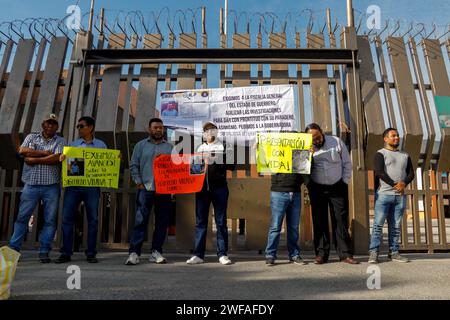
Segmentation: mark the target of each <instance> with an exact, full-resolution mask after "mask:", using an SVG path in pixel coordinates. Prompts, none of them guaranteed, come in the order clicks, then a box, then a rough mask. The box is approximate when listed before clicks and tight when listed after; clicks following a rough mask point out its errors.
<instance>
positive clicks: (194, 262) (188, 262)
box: [186, 256, 204, 264]
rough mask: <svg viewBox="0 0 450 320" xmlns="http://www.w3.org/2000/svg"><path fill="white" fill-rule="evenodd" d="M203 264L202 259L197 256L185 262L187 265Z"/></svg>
mask: <svg viewBox="0 0 450 320" xmlns="http://www.w3.org/2000/svg"><path fill="white" fill-rule="evenodd" d="M203 262H204V261H203V259H202V258H199V257H197V256H192V257H191V258H190V259H189V260H187V261H186V263H187V264H200V263H203Z"/></svg>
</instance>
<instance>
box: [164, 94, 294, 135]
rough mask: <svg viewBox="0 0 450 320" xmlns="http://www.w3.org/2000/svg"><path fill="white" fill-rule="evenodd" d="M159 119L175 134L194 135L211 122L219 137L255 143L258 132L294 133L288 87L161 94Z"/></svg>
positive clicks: (291, 103)
mask: <svg viewBox="0 0 450 320" xmlns="http://www.w3.org/2000/svg"><path fill="white" fill-rule="evenodd" d="M160 101H161V118H162V120H163V121H164V124H165V125H166V126H169V127H172V129H174V130H177V129H179V130H187V131H189V132H192V133H194V129H195V130H196V131H198V130H199V129H200V128H201V126H202V124H203V123H205V122H207V121H210V122H213V123H214V124H216V125H217V127H218V129H219V135H220V136H224V137H225V136H226V137H227V138H230V137H236V138H237V139H238V140H241V139H243V140H254V139H255V137H256V133H257V132H268V131H271V132H279V131H281V130H283V131H290V130H294V126H295V113H294V89H293V86H291V85H273V86H258V87H256V86H255V87H240V88H217V89H196V90H174V91H163V92H161V99H160Z"/></svg>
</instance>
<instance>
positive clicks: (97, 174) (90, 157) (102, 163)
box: [62, 147, 120, 189]
mask: <svg viewBox="0 0 450 320" xmlns="http://www.w3.org/2000/svg"><path fill="white" fill-rule="evenodd" d="M63 154H64V156H65V157H63V158H62V159H64V160H63V162H62V179H63V187H75V186H78V187H102V188H115V189H117V188H118V187H119V174H120V172H119V171H120V151H119V150H109V149H96V148H78V147H64V151H63Z"/></svg>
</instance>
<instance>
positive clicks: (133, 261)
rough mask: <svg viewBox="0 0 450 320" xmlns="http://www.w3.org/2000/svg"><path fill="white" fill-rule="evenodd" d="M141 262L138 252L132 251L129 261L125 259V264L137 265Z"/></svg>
mask: <svg viewBox="0 0 450 320" xmlns="http://www.w3.org/2000/svg"><path fill="white" fill-rule="evenodd" d="M138 263H139V256H138V255H137V253H136V252H132V253H130V256H129V257H128V259H127V261H125V264H126V265H127V266H135V265H137V264H138Z"/></svg>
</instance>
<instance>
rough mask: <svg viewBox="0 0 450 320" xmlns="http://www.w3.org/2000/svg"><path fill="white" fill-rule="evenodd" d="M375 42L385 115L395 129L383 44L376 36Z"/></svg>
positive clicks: (395, 121)
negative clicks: (386, 114)
mask: <svg viewBox="0 0 450 320" xmlns="http://www.w3.org/2000/svg"><path fill="white" fill-rule="evenodd" d="M374 40H375V47H376V52H377V58H378V64H379V66H380V74H381V79H382V81H383V87H384V96H385V100H386V107H387V113H388V119H389V123H388V124H387V125H389V126H390V127H397V125H396V123H397V120H396V119H395V113H394V104H393V102H392V95H391V89H390V87H389V79H388V74H387V69H386V62H385V60H384V54H383V43H382V41H381V39H380V38H379V37H378V36H376V37H375V38H374Z"/></svg>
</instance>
